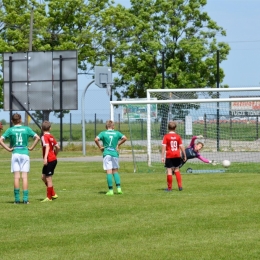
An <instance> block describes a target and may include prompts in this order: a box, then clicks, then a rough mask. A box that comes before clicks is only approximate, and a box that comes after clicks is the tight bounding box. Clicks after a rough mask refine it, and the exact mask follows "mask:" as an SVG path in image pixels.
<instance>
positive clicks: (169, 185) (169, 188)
mask: <svg viewBox="0 0 260 260" xmlns="http://www.w3.org/2000/svg"><path fill="white" fill-rule="evenodd" d="M167 185H168V190H171V189H172V175H167Z"/></svg>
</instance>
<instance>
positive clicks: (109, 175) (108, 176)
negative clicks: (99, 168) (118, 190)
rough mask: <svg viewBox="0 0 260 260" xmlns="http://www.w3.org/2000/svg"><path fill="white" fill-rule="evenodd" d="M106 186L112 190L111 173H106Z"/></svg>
mask: <svg viewBox="0 0 260 260" xmlns="http://www.w3.org/2000/svg"><path fill="white" fill-rule="evenodd" d="M107 186H108V188H109V189H110V190H113V177H112V174H107Z"/></svg>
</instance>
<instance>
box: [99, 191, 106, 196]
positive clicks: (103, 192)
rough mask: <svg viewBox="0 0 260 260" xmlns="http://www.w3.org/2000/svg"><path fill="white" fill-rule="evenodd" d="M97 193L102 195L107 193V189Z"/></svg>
mask: <svg viewBox="0 0 260 260" xmlns="http://www.w3.org/2000/svg"><path fill="white" fill-rule="evenodd" d="M98 193H99V194H102V195H104V194H106V193H107V191H99V192H98Z"/></svg>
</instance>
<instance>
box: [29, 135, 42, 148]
mask: <svg viewBox="0 0 260 260" xmlns="http://www.w3.org/2000/svg"><path fill="white" fill-rule="evenodd" d="M33 139H34V141H33V144H32V146H31V147H28V150H29V151H32V150H33V149H34V147H35V146H36V144H38V142H39V141H40V139H41V138H40V137H39V136H38V135H37V134H35V135H34V137H33Z"/></svg>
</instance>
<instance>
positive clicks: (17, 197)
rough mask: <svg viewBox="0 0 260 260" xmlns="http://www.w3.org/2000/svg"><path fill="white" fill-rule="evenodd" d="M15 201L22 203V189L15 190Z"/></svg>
mask: <svg viewBox="0 0 260 260" xmlns="http://www.w3.org/2000/svg"><path fill="white" fill-rule="evenodd" d="M14 200H15V201H16V202H18V201H19V202H20V189H14Z"/></svg>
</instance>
